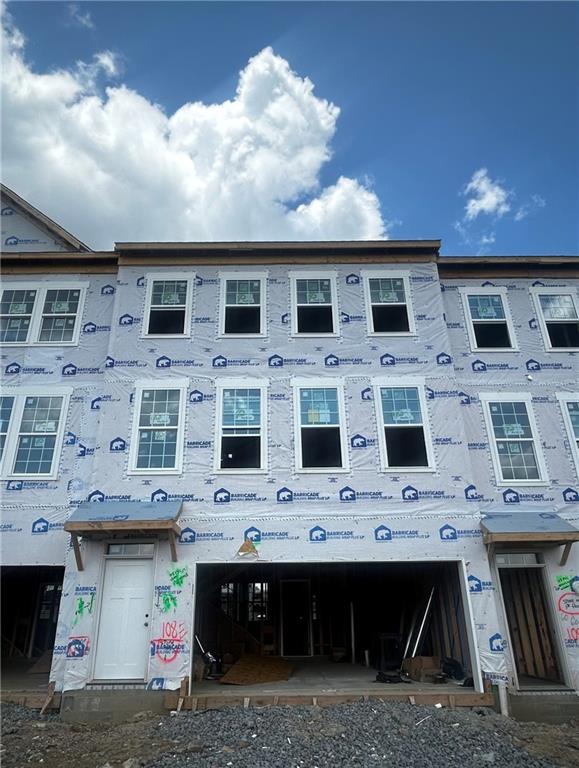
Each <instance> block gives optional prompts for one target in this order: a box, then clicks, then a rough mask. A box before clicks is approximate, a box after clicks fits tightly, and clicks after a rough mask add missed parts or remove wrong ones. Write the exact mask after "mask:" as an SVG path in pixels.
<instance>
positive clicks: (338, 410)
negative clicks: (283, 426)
mask: <svg viewBox="0 0 579 768" xmlns="http://www.w3.org/2000/svg"><path fill="white" fill-rule="evenodd" d="M293 387H294V413H295V445H296V469H297V470H298V471H299V472H325V473H327V474H330V473H333V472H346V471H348V470H349V456H348V447H347V439H346V426H345V425H346V417H345V407H344V388H343V383H342V382H340V381H338V380H332V379H328V380H325V381H324V384H321V385H317V386H316V385H312V380H311V379H309V380H300V379H295V380H294V382H293Z"/></svg>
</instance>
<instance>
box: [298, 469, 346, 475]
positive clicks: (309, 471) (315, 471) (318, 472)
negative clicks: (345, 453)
mask: <svg viewBox="0 0 579 768" xmlns="http://www.w3.org/2000/svg"><path fill="white" fill-rule="evenodd" d="M295 471H296V472H298V473H299V474H301V475H337V474H340V475H343V474H347V473H348V472H350V471H351V470H350V467H320V468H319V469H318V468H310V467H305V468H303V469H300V468H299V467H296V469H295Z"/></svg>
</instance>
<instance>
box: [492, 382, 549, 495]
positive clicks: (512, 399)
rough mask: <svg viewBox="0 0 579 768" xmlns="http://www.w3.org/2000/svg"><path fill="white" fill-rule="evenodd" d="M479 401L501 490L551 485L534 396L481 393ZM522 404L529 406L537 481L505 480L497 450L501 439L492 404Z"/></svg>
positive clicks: (517, 393)
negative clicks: (496, 431) (513, 487)
mask: <svg viewBox="0 0 579 768" xmlns="http://www.w3.org/2000/svg"><path fill="white" fill-rule="evenodd" d="M479 400H480V401H481V404H482V409H483V416H484V420H485V426H486V430H487V435H488V440H489V446H490V451H491V458H492V461H493V467H494V470H495V479H496V481H497V486H498V487H499V488H502V487H504V488H508V487H511V486H525V485H529V486H543V485H549V476H548V474H547V465H546V463H545V456H544V454H543V448H542V445H541V440H540V438H539V429H538V427H537V421H536V419H535V413H534V411H533V396H532V395H531V394H530V393H521V392H479ZM491 402H492V403H522V402H524V403H525V405H526V406H527V416H528V419H529V425H530V427H531V434H532V439H533V446H534V448H535V457H536V459H537V469H538V470H539V478H538V479H537V480H503V477H502V470H501V462H500V458H499V452H498V450H497V440H500V439H501V438H497V437H495V431H494V429H493V422H492V418H491V412H490V403H491Z"/></svg>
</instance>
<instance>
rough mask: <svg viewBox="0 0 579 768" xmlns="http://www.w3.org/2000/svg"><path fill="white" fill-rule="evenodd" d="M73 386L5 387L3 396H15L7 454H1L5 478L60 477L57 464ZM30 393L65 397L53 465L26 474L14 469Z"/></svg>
mask: <svg viewBox="0 0 579 768" xmlns="http://www.w3.org/2000/svg"><path fill="white" fill-rule="evenodd" d="M72 392H73V389H72V387H52V386H51V387H18V389H13V388H10V387H4V388H3V390H2V396H3V397H13V398H14V404H13V406H12V413H11V414H10V423H9V424H8V430H7V432H6V442H5V444H4V455H3V456H2V463H1V465H0V476H1V477H2V479H4V480H13V479H21V480H38V479H40V480H56V479H57V477H58V468H59V464H60V460H61V457H62V448H63V441H64V432H65V426H66V420H67V417H68V408H69V405H70V397H71V395H72ZM28 397H62V407H61V410H60V419H59V421H58V430H57V431H56V437H55V443H54V445H55V448H54V455H53V457H52V466H51V468H50V472H49V473H47V474H33V475H32V474H30V475H23V474H18V473H16V472H14V471H13V470H12V468H13V467H14V462H15V461H16V452H17V449H18V436H19V435H20V425H21V422H22V415H23V412H24V406H25V403H26V398H28Z"/></svg>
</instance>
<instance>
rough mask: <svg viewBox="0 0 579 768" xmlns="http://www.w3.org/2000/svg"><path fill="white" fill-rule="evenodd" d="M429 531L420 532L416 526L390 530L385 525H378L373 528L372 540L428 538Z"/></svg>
mask: <svg viewBox="0 0 579 768" xmlns="http://www.w3.org/2000/svg"><path fill="white" fill-rule="evenodd" d="M429 538H430V534H429V533H420V531H419V530H418V529H417V528H414V529H404V530H392V528H388V526H387V525H379V526H378V527H377V528H374V541H377V542H383V541H393V540H394V539H429Z"/></svg>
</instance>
